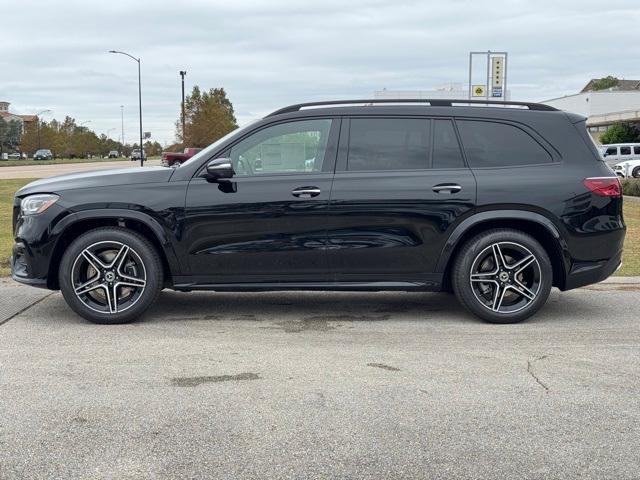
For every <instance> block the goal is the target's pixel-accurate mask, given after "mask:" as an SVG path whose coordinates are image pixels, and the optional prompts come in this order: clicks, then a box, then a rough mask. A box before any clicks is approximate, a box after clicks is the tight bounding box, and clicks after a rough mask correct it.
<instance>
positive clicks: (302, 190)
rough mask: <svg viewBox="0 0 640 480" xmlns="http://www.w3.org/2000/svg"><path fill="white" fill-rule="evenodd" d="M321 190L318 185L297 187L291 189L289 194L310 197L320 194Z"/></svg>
mask: <svg viewBox="0 0 640 480" xmlns="http://www.w3.org/2000/svg"><path fill="white" fill-rule="evenodd" d="M321 192H322V190H320V189H319V188H318V187H298V188H294V189H293V190H292V191H291V195H293V196H294V197H298V198H311V197H317V196H318V195H320V193H321Z"/></svg>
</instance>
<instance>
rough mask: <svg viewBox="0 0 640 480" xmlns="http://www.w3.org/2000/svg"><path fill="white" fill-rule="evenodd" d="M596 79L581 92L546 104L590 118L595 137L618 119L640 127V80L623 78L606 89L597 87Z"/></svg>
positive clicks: (554, 99)
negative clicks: (597, 88) (595, 85)
mask: <svg viewBox="0 0 640 480" xmlns="http://www.w3.org/2000/svg"><path fill="white" fill-rule="evenodd" d="M595 81H596V79H594V80H591V81H590V82H589V83H587V85H585V87H584V88H583V89H582V90H581V91H580V93H576V94H574V95H567V96H564V97H558V98H552V99H549V100H544V101H543V102H542V103H545V104H547V105H551V106H552V107H555V108H558V109H560V110H565V111H568V112H573V113H578V114H580V115H583V116H585V117H587V127H588V128H589V132H590V133H591V135H592V136H593V138H594V139H595V140H598V139H599V138H600V135H602V134H603V133H604V132H606V131H607V129H608V128H609V127H610V126H611V125H613V124H614V123H615V122H621V121H624V122H630V123H633V124H636V125H637V126H638V127H639V128H640V80H620V81H619V83H618V85H617V86H615V87H612V88H609V89H606V90H593V83H594V82H595Z"/></svg>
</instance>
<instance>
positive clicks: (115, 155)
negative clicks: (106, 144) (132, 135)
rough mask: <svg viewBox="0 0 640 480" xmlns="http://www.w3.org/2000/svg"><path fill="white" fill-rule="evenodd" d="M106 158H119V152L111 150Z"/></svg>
mask: <svg viewBox="0 0 640 480" xmlns="http://www.w3.org/2000/svg"><path fill="white" fill-rule="evenodd" d="M107 158H120V152H118V151H117V150H111V151H110V152H109V154H108V155H107Z"/></svg>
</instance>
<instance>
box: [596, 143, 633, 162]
mask: <svg viewBox="0 0 640 480" xmlns="http://www.w3.org/2000/svg"><path fill="white" fill-rule="evenodd" d="M600 150H601V152H602V156H603V157H604V161H605V162H606V163H607V165H609V166H610V167H613V166H614V165H616V164H618V163H620V162H624V161H627V160H640V143H612V144H610V145H602V146H601V147H600Z"/></svg>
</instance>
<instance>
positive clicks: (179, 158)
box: [162, 147, 202, 167]
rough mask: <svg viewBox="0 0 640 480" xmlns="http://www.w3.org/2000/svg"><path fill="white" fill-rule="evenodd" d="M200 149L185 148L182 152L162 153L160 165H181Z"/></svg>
mask: <svg viewBox="0 0 640 480" xmlns="http://www.w3.org/2000/svg"><path fill="white" fill-rule="evenodd" d="M200 150H202V149H201V148H193V147H189V148H185V149H184V152H162V165H164V166H166V167H171V166H172V165H175V164H176V163H182V162H184V161H186V160H188V159H189V158H191V157H193V156H194V155H195V154H196V153H198V152H199V151H200Z"/></svg>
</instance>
